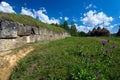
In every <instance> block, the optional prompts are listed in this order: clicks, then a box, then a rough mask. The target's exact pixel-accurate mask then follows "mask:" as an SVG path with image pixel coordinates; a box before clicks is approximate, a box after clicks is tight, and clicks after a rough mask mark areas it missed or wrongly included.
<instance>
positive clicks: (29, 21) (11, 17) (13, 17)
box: [0, 12, 65, 32]
mask: <svg viewBox="0 0 120 80" xmlns="http://www.w3.org/2000/svg"><path fill="white" fill-rule="evenodd" d="M0 19H2V20H8V21H13V22H19V23H21V24H24V25H30V26H35V27H43V28H47V29H49V30H53V31H56V32H65V30H64V29H62V28H60V27H56V26H54V25H49V24H46V23H43V22H41V21H39V20H37V19H34V18H32V17H31V16H26V15H21V14H14V13H3V12H0Z"/></svg>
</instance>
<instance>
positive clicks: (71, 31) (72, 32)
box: [70, 22, 77, 36]
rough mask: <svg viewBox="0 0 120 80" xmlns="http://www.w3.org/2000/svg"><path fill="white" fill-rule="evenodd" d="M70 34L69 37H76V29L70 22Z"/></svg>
mask: <svg viewBox="0 0 120 80" xmlns="http://www.w3.org/2000/svg"><path fill="white" fill-rule="evenodd" d="M70 33H71V36H77V29H76V26H75V24H74V22H71V28H70Z"/></svg>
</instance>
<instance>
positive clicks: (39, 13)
mask: <svg viewBox="0 0 120 80" xmlns="http://www.w3.org/2000/svg"><path fill="white" fill-rule="evenodd" d="M45 13H46V10H45V9H42V10H41V9H40V10H38V11H37V12H36V15H37V16H38V18H39V20H41V21H42V22H44V23H48V24H52V23H54V24H56V23H57V24H59V19H55V18H54V17H53V18H51V19H49V17H48V16H47V15H46V14H45Z"/></svg>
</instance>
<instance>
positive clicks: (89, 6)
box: [85, 4, 97, 9]
mask: <svg viewBox="0 0 120 80" xmlns="http://www.w3.org/2000/svg"><path fill="white" fill-rule="evenodd" d="M90 8H97V7H96V6H95V5H93V4H89V5H88V6H87V7H86V8H85V9H90Z"/></svg>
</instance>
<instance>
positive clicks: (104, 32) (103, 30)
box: [51, 21, 120, 37]
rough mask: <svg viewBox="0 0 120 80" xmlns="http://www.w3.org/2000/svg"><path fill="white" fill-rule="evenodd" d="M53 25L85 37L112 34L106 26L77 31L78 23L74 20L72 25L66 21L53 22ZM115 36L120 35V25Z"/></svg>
mask: <svg viewBox="0 0 120 80" xmlns="http://www.w3.org/2000/svg"><path fill="white" fill-rule="evenodd" d="M51 25H55V26H57V27H61V28H63V29H65V30H66V31H67V32H68V33H70V34H71V36H79V37H82V36H83V37H85V36H111V34H110V31H109V30H107V29H106V28H104V27H103V28H101V27H97V28H93V29H92V31H89V32H88V33H85V32H83V31H81V32H80V31H77V28H76V25H75V23H74V22H73V21H72V22H71V25H70V26H68V22H67V21H64V22H63V23H62V24H51ZM115 36H119V37H120V26H119V30H118V32H117V33H116V34H115Z"/></svg>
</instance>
